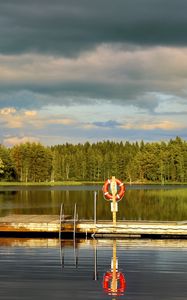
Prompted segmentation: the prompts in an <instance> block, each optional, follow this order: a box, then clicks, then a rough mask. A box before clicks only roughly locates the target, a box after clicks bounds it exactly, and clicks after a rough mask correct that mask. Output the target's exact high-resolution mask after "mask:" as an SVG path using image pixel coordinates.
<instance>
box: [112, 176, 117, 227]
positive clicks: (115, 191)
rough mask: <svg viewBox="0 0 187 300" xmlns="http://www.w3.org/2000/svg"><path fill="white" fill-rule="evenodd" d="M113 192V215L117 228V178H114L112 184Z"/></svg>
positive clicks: (114, 225)
mask: <svg viewBox="0 0 187 300" xmlns="http://www.w3.org/2000/svg"><path fill="white" fill-rule="evenodd" d="M111 190H112V204H113V209H112V215H113V227H116V203H117V202H116V193H117V187H116V179H115V176H112V182H111Z"/></svg>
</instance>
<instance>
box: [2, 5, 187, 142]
mask: <svg viewBox="0 0 187 300" xmlns="http://www.w3.org/2000/svg"><path fill="white" fill-rule="evenodd" d="M186 12H187V1H186V0H115V1H114V0H94V1H93V0H53V1H51V0H32V1H31V0H0V143H3V144H5V145H7V146H12V145H14V144H16V143H19V142H24V141H27V140H29V141H40V142H41V143H43V144H45V145H52V144H61V143H66V142H69V143H79V142H80V143H83V142H85V141H89V142H96V141H102V140H108V139H110V140H116V141H121V140H122V141H126V140H128V141H140V140H142V139H143V140H145V141H161V140H169V139H170V138H175V137H176V136H177V135H178V136H181V137H182V138H183V139H187V120H186V118H187V100H186V97H187V17H186Z"/></svg>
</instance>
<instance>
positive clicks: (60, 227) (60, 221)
mask: <svg viewBox="0 0 187 300" xmlns="http://www.w3.org/2000/svg"><path fill="white" fill-rule="evenodd" d="M62 209H63V203H61V206H60V220H59V240H61V230H62Z"/></svg>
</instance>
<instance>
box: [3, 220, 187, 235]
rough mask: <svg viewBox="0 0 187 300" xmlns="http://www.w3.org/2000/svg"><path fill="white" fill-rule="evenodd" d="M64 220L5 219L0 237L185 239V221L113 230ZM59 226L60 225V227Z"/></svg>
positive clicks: (125, 224) (106, 224) (123, 224)
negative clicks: (83, 236)
mask: <svg viewBox="0 0 187 300" xmlns="http://www.w3.org/2000/svg"><path fill="white" fill-rule="evenodd" d="M69 217H70V216H65V219H64V220H63V222H62V223H61V222H60V218H59V216H58V215H7V216H5V217H0V235H3V234H5V233H9V235H11V233H12V234H13V233H14V234H15V233H17V234H18V235H19V233H25V235H27V234H28V233H38V234H40V235H41V236H42V235H44V234H45V235H47V234H54V235H58V234H59V232H61V235H60V236H61V237H62V238H63V234H65V233H69V234H73V233H74V231H75V232H76V235H80V234H83V235H84V234H85V235H88V234H89V235H92V236H94V237H115V236H118V237H149V236H150V237H171V238H179V237H180V238H187V221H180V222H176V221H168V222H164V221H163V222H159V221H158V222H156V221H154V222H153V221H128V220H125V221H118V222H117V224H116V226H115V227H114V226H113V223H112V221H110V220H109V221H97V223H96V224H94V222H93V221H90V220H73V219H70V218H69ZM60 223H61V224H60Z"/></svg>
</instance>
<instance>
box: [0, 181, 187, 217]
mask: <svg viewBox="0 0 187 300" xmlns="http://www.w3.org/2000/svg"><path fill="white" fill-rule="evenodd" d="M94 191H96V192H97V219H99V220H104V219H106V220H110V219H111V218H112V216H111V212H110V203H109V202H107V201H106V200H104V199H103V193H102V186H99V185H96V186H94V185H90V186H86V185H85V186H4V187H3V186H1V187H0V216H5V215H7V214H59V212H60V205H61V203H64V212H65V214H68V215H69V214H73V209H74V204H75V203H77V210H78V216H79V219H87V220H90V219H93V211H94V201H93V199H94ZM117 219H118V220H124V219H126V220H162V221H168V220H173V221H174V220H177V221H182V220H187V185H183V186H182V185H170V186H169V185H165V186H159V185H132V186H130V185H128V186H127V187H126V193H125V197H124V198H123V199H122V200H121V201H120V202H119V211H118V213H117Z"/></svg>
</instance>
